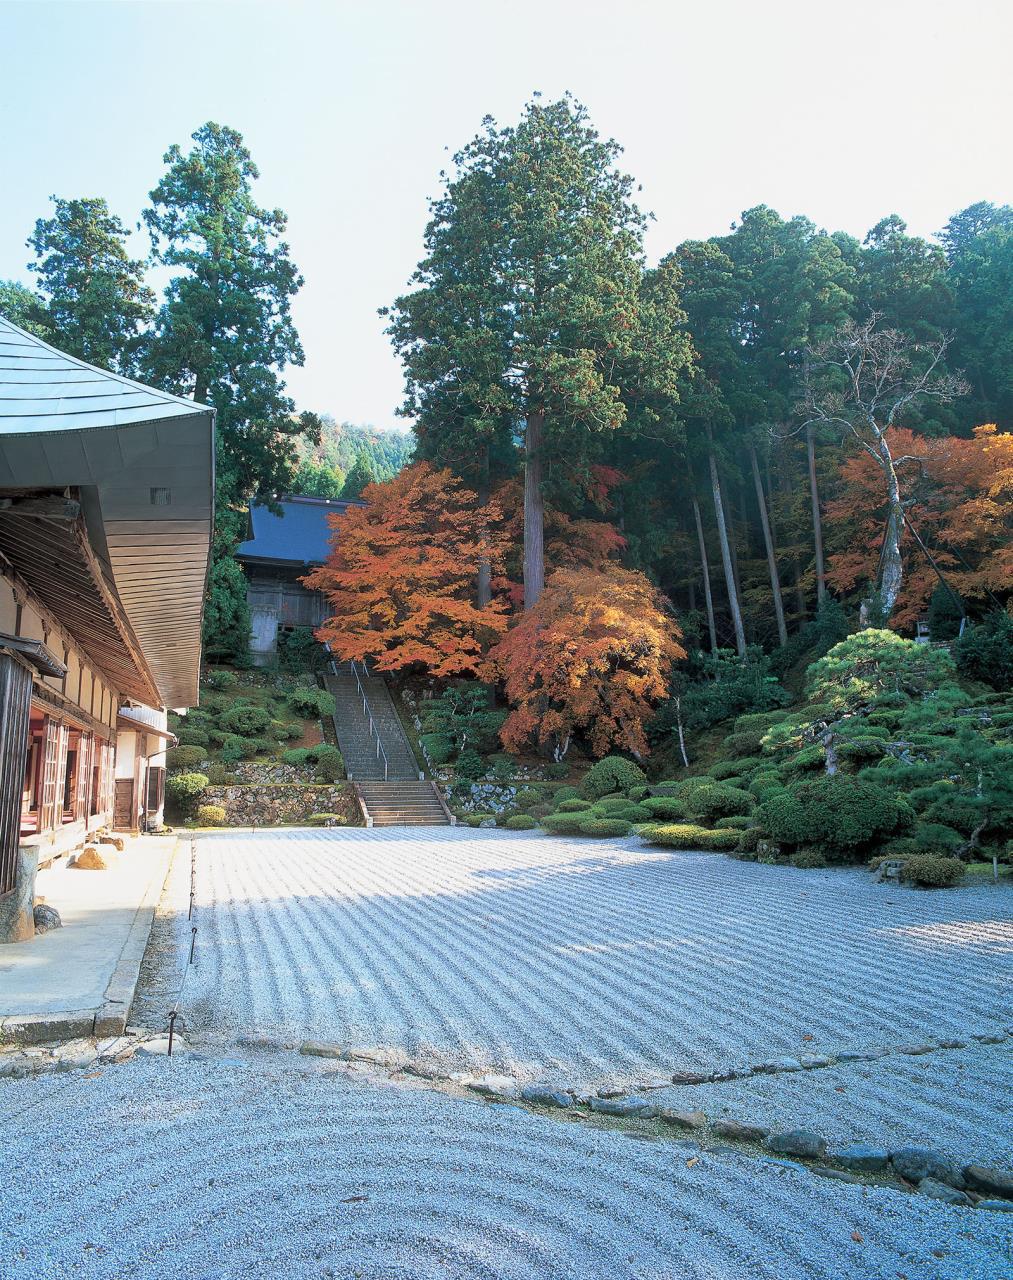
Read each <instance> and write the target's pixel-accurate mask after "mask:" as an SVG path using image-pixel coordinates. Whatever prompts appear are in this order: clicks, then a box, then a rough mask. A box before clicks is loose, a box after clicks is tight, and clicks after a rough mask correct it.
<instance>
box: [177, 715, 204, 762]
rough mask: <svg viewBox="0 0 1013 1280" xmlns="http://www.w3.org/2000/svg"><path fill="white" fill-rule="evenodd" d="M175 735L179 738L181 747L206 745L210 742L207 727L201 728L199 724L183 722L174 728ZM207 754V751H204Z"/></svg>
mask: <svg viewBox="0 0 1013 1280" xmlns="http://www.w3.org/2000/svg"><path fill="white" fill-rule="evenodd" d="M176 737H177V738H178V739H179V745H180V746H181V747H207V746H208V744H209V743H210V736H209V734H208V731H207V729H203V728H201V726H200V725H196V724H187V723H186V721H185V720H184V721H183V723H182V724H181V725H180V726H179V728H178V729H177V730H176ZM204 754H205V755H207V752H206V751H205V753H204Z"/></svg>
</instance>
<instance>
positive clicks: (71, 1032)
mask: <svg viewBox="0 0 1013 1280" xmlns="http://www.w3.org/2000/svg"><path fill="white" fill-rule="evenodd" d="M178 851H179V840H178V838H177V839H175V840H174V842H173V845H172V848H171V849H170V851H169V857H168V861H167V863H166V866H165V870H164V871H163V872H162V873H161V874H159V873H158V872H157V871H156V872H154V873H153V874H152V876H151V879H150V881H149V883H148V886H147V888H146V889H145V891H144V896H143V898H142V899H141V901H140V903H139V904H138V907H137V910H136V912H135V913H134V919H133V923H132V924H131V926H130V931H129V933H128V934H127V939H126V941H125V942H124V944H123V949H122V950H121V951H120V955H119V959H118V960H117V962H116V966H115V968H114V969H113V972H112V975H111V977H110V979H109V981H108V983H107V984H106V989H105V992H104V994H103V997H102V1003H101V1005H99V1006H98V1008H92V1009H69V1010H67V1011H66V1012H60V1013H39V1014H23V1013H19V1014H9V1015H7V1016H6V1017H0V1044H4V1043H11V1042H14V1043H16V1044H30V1045H39V1044H45V1043H46V1042H48V1041H55V1040H78V1039H81V1038H82V1037H89V1036H97V1037H99V1038H103V1037H108V1036H118V1035H121V1034H122V1033H123V1031H124V1030H125V1028H126V1025H127V1020H128V1018H129V1016H130V1006H131V1004H132V1003H133V999H134V993H135V991H136V990H137V981H138V978H139V976H140V972H141V960H142V959H143V957H144V950H145V947H146V946H147V945H148V936H149V935H150V933H151V923H152V921H153V920H154V918H155V910H156V908H157V907H158V903H159V900H160V898H161V896H162V891H163V889H164V888H165V885H166V883H167V881H168V879H169V875H170V873H171V871H172V864H173V861H174V860H175V857H176V854H177V853H178Z"/></svg>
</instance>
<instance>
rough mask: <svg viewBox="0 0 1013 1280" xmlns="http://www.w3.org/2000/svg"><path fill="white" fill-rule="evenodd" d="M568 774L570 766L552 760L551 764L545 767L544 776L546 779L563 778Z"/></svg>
mask: <svg viewBox="0 0 1013 1280" xmlns="http://www.w3.org/2000/svg"><path fill="white" fill-rule="evenodd" d="M569 772H570V766H569V765H568V764H566V763H565V762H564V761H562V760H554V761H553V762H552V764H547V765H546V766H545V776H546V777H547V778H565V777H566V775H567V774H568V773H569Z"/></svg>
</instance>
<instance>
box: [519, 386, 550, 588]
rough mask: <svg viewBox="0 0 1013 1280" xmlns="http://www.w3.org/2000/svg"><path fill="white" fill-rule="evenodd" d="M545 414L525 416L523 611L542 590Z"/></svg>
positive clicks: (543, 585)
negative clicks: (543, 434) (543, 438)
mask: <svg viewBox="0 0 1013 1280" xmlns="http://www.w3.org/2000/svg"><path fill="white" fill-rule="evenodd" d="M544 427H545V414H544V412H543V411H542V410H541V409H535V410H533V411H532V412H531V413H529V414H528V418H527V424H526V427H525V431H524V608H525V609H530V608H531V607H532V605H535V604H537V603H538V600H539V597H540V596H541V594H542V591H543V590H544V589H545V499H544V496H543V494H542V462H543V459H542V432H543V429H544Z"/></svg>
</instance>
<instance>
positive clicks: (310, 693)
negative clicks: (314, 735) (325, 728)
mask: <svg viewBox="0 0 1013 1280" xmlns="http://www.w3.org/2000/svg"><path fill="white" fill-rule="evenodd" d="M288 705H289V706H290V707H291V708H292V710H293V711H294V712H295V713H296V715H297V716H302V718H303V719H304V720H320V719H322V718H323V717H324V716H332V715H334V696H333V694H330V693H328V692H327V691H326V689H318V688H317V687H316V686H315V685H306V686H303V687H300V688H298V689H293V690H292V692H291V693H290V694H289V695H288Z"/></svg>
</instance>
